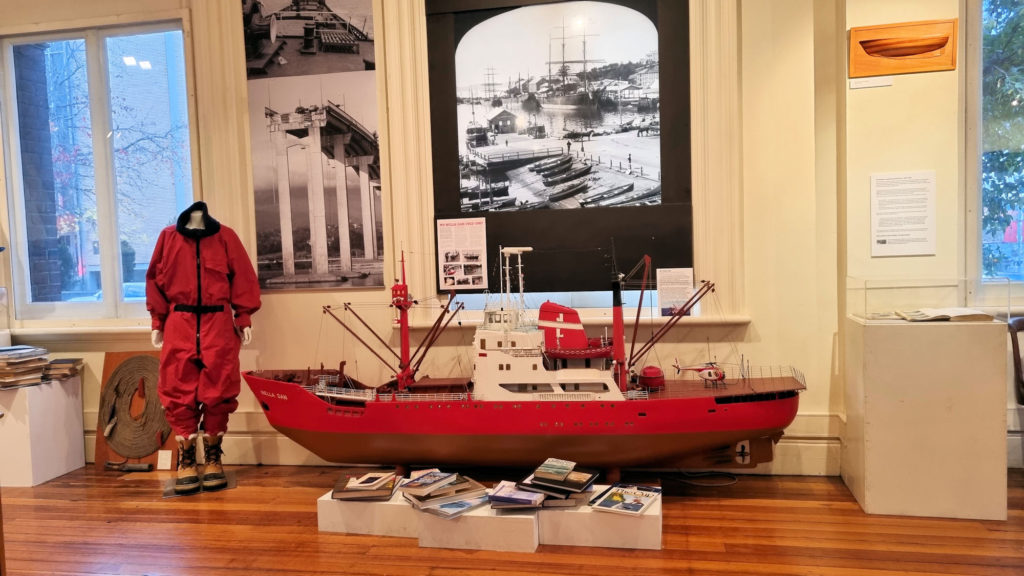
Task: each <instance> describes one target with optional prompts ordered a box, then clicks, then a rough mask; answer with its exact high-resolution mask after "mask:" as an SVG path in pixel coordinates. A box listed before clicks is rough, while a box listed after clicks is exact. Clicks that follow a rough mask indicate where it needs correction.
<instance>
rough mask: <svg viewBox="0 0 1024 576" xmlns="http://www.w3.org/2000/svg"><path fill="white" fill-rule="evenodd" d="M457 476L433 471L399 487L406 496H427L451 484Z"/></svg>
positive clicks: (451, 473)
mask: <svg viewBox="0 0 1024 576" xmlns="http://www.w3.org/2000/svg"><path fill="white" fill-rule="evenodd" d="M456 476H457V475H456V474H455V473H454V472H441V471H440V470H431V471H429V472H427V473H426V474H423V475H420V476H417V477H416V478H413V479H411V480H409V481H408V482H405V483H404V484H402V485H401V486H399V487H398V489H399V490H401V491H402V492H403V493H405V494H412V495H413V496H425V495H427V494H430V493H431V492H433V491H434V490H437V489H438V488H440V487H441V486H445V485H448V484H451V483H452V482H454V481H455V478H456Z"/></svg>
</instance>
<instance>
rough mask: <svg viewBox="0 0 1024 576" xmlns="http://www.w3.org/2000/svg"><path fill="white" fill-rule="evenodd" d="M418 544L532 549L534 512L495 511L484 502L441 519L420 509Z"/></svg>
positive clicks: (535, 536) (535, 539)
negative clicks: (482, 504)
mask: <svg viewBox="0 0 1024 576" xmlns="http://www.w3.org/2000/svg"><path fill="white" fill-rule="evenodd" d="M419 514H420V546H423V547H426V548H460V549H464V550H497V551H499V552H534V551H536V550H537V545H538V543H539V542H540V539H539V537H538V530H537V514H536V512H534V511H532V510H531V511H528V512H514V513H509V512H504V513H498V512H497V511H495V510H492V509H491V508H490V506H487V505H484V506H482V507H480V508H477V509H476V510H470V511H469V512H466V513H465V514H463V515H462V516H459V517H457V518H451V519H446V518H441V517H439V516H434V515H432V514H427V513H425V512H420V513H419Z"/></svg>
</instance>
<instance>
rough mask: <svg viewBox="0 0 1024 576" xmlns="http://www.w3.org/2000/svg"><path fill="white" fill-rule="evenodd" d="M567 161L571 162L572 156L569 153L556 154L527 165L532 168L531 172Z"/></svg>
mask: <svg viewBox="0 0 1024 576" xmlns="http://www.w3.org/2000/svg"><path fill="white" fill-rule="evenodd" d="M566 161H569V162H571V161H572V157H570V156H569V155H568V154H561V155H559V156H555V157H554V158H545V159H543V160H538V161H537V162H534V163H533V164H530V165H529V166H527V168H528V169H529V170H530V172H537V171H540V170H543V169H545V168H550V167H551V166H554V165H555V164H558V163H561V162H566Z"/></svg>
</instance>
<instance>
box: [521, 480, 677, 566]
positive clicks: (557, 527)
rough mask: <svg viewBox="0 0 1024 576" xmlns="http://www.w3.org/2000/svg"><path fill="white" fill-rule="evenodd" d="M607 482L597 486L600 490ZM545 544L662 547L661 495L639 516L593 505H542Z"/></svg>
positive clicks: (540, 517)
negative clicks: (598, 509) (600, 509)
mask: <svg viewBox="0 0 1024 576" xmlns="http://www.w3.org/2000/svg"><path fill="white" fill-rule="evenodd" d="M605 488H607V486H595V487H594V493H595V494H600V493H601V491H603V490H604V489H605ZM537 522H538V524H539V526H540V543H541V544H558V545H561V546H601V547H604V548H642V549H646V550H660V549H661V499H660V498H659V499H658V501H657V502H655V503H654V504H652V505H651V507H650V508H648V509H647V510H646V511H645V512H644V513H643V514H641V515H639V516H628V515H625V514H614V513H611V512H594V510H593V508H591V507H590V506H577V507H575V508H541V510H540V511H539V512H538V514H537Z"/></svg>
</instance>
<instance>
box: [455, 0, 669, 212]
mask: <svg viewBox="0 0 1024 576" xmlns="http://www.w3.org/2000/svg"><path fill="white" fill-rule="evenodd" d="M657 36H658V31H657V28H656V27H655V26H654V24H653V23H652V22H651V21H650V20H649V19H648V18H647V17H646V16H644V15H643V14H641V13H640V12H637V11H635V10H632V9H630V8H627V7H624V6H619V5H616V4H609V3H600V2H564V3H557V4H550V5H541V6H526V7H522V8H517V9H515V10H510V11H507V12H503V13H501V14H498V15H496V16H493V17H491V18H489V19H487V20H484V21H482V22H480V23H479V24H477V25H476V26H474V27H473V28H472V29H470V30H469V31H468V32H467V33H466V34H465V35H464V36H463V37H462V38H461V39H460V40H459V44H458V46H457V49H456V84H457V86H456V91H457V93H459V94H462V95H464V94H467V93H468V94H469V97H468V98H466V97H464V96H463V97H460V98H459V99H458V101H457V103H456V121H457V123H458V130H457V133H458V134H459V142H458V152H459V166H460V176H461V179H462V183H463V187H467V186H472V185H474V184H475V183H477V182H482V181H486V180H495V179H497V180H502V181H506V182H508V183H509V187H508V190H509V196H510V197H512V198H513V200H512V201H511V202H502V203H493V202H476V203H471V202H465V203H463V204H462V205H461V207H460V210H461V212H462V213H470V212H484V211H492V210H503V211H520V210H535V209H542V208H543V209H578V208H582V207H595V206H597V207H600V206H603V205H599V204H595V203H590V204H584V203H583V202H581V200H580V195H581V193H582V192H583V191H584V190H585V189H588V188H589V189H591V190H596V189H601V190H605V191H609V192H610V191H619V190H624V189H625V187H627V186H628V187H630V189H631V190H636V191H648V193H647V194H645V195H642V196H628V197H627V196H621V197H620V198H619V200H618V201H617V202H616V204H615V205H616V206H628V205H641V204H651V203H655V204H657V203H660V200H661V188H660V184H661V136H660V134H661V132H660V97H659V93H660V90H659V80H658V57H657V47H658V39H657ZM510 45H514V46H516V47H517V50H515V51H513V52H510V51H508V50H506V49H505V48H504V47H505V46H510ZM609 54H615V55H617V56H618V57H619V59H618V60H608V59H605V58H602V57H601V56H602V55H604V56H607V55H609ZM502 79H505V81H504V82H503V81H502ZM474 94H476V95H477V96H476V97H474ZM478 107H479V108H480V110H478V109H477V108H478ZM481 110H488V111H487V112H481ZM478 114H480V116H478ZM480 118H486V120H484V121H481V120H480ZM538 176H542V178H540V177H538ZM576 180H580V181H584V182H585V184H584V185H577V186H571V187H565V188H562V189H560V193H559V194H556V195H552V194H551V191H550V190H548V187H550V186H554V185H556V184H565V183H569V182H572V181H576ZM566 190H571V191H574V192H575V193H574V194H569V193H566V192H565V191H566Z"/></svg>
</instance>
